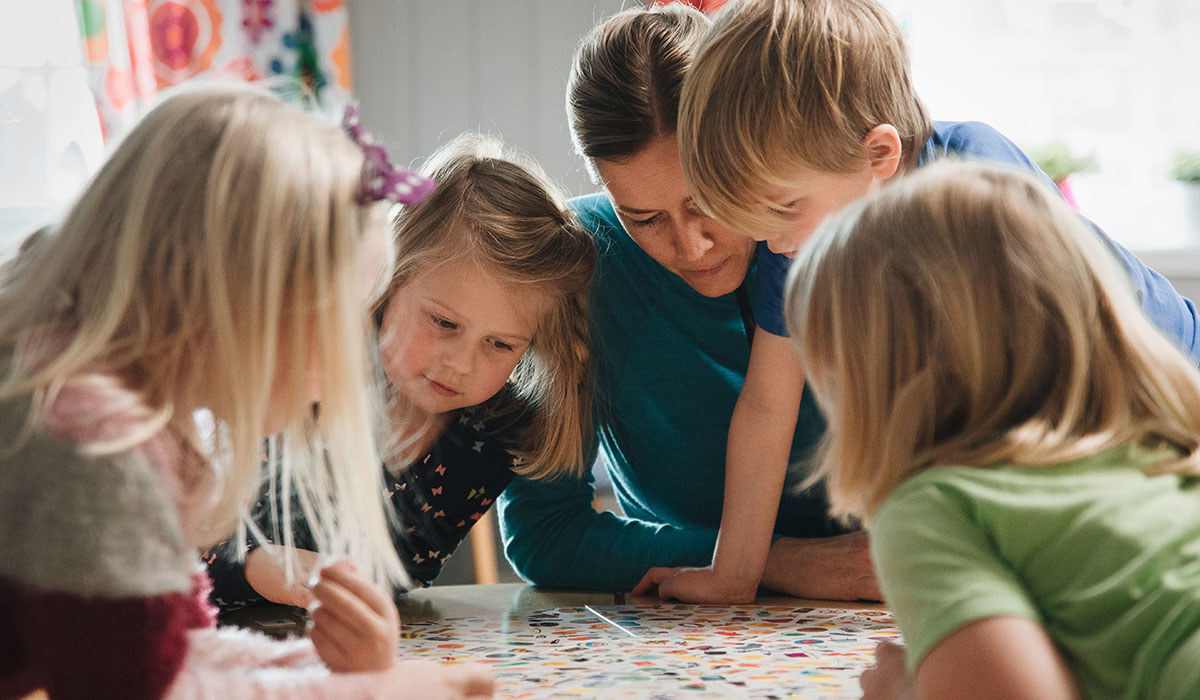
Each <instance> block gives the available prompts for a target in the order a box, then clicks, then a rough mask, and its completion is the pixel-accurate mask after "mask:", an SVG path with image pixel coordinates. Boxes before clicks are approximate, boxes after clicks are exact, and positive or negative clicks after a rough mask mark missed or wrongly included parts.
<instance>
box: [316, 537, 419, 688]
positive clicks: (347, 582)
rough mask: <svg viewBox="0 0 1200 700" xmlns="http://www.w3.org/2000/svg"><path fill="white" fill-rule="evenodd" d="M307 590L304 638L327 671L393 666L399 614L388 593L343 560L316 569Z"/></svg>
mask: <svg viewBox="0 0 1200 700" xmlns="http://www.w3.org/2000/svg"><path fill="white" fill-rule="evenodd" d="M312 593H313V598H314V600H315V605H314V607H312V608H311V610H312V613H311V618H312V629H311V630H310V631H309V638H311V639H312V643H313V647H315V648H316V650H317V655H318V656H320V657H321V660H322V661H324V662H325V665H326V666H328V667H329V670H331V671H334V672H340V673H346V672H354V671H382V670H385V669H387V668H390V667H391V666H392V665H393V663H394V661H395V657H396V641H397V639H398V638H399V634H400V613H398V612H397V611H396V605H395V603H393V602H392V598H391V596H390V595H388V594H387V593H386V592H384V590H383V589H382V588H380V587H379V586H376V585H375V584H373V583H371V582H370V581H368V580H366V579H365V578H363V577H362V576H361V575H359V573H358V571H357V570H356V569H355V568H354V565H353V564H351V563H350V562H348V561H340V562H337V563H336V564H333V565H331V566H327V567H325V568H324V569H321V572H320V580H318V581H317V583H316V585H314V586H313V587H312Z"/></svg>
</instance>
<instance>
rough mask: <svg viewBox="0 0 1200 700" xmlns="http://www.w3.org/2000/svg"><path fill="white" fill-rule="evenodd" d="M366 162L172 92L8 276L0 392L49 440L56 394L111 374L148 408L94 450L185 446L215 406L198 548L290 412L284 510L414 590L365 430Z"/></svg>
mask: <svg viewBox="0 0 1200 700" xmlns="http://www.w3.org/2000/svg"><path fill="white" fill-rule="evenodd" d="M362 167H363V154H362V151H361V150H360V149H359V148H358V147H357V146H356V145H355V144H354V143H353V142H352V141H351V140H350V139H349V138H348V137H347V136H346V135H345V134H344V133H343V132H342V130H341V129H340V128H338V127H337V126H336V125H333V124H322V123H320V122H318V121H316V120H314V119H312V118H311V117H309V116H308V115H306V114H304V113H302V112H301V111H300V110H298V109H295V108H293V107H291V106H289V105H287V104H285V103H284V102H282V101H281V100H279V99H278V98H276V97H273V96H272V95H271V94H269V93H268V92H266V91H264V90H261V89H257V88H253V87H249V86H245V85H205V86H200V87H192V88H184V89H177V90H176V91H174V92H171V93H168V95H167V96H166V97H165V98H164V99H163V101H162V102H161V103H160V104H159V105H158V106H156V107H155V108H154V109H152V110H151V111H150V112H149V113H148V114H147V115H146V116H145V117H144V118H143V119H142V120H141V121H140V122H139V123H138V124H137V125H136V127H135V128H134V129H133V130H132V132H131V133H130V134H129V135H128V136H127V137H126V138H124V140H123V141H122V142H121V143H120V145H119V147H118V148H117V149H116V151H115V152H114V153H113V154H112V156H111V157H110V158H109V159H108V160H107V161H106V163H105V164H104V166H103V167H102V168H101V169H100V171H99V173H97V175H96V176H95V177H94V178H93V179H92V181H91V182H90V183H89V184H88V186H87V188H86V190H85V191H84V192H83V194H82V195H81V196H80V198H79V200H78V201H77V202H75V203H74V205H73V206H72V207H71V209H70V210H69V211H68V212H67V214H66V217H65V218H64V219H63V221H62V222H61V223H60V224H58V225H56V226H54V227H53V228H52V229H51V230H50V231H48V232H46V233H44V234H42V235H40V236H39V237H38V238H37V239H36V241H35V242H34V243H33V244H31V245H29V246H27V247H26V248H25V250H23V251H22V253H21V255H20V257H18V258H17V259H16V260H15V261H13V262H12V263H11V264H9V265H7V266H6V267H5V268H4V269H3V272H0V350H3V351H6V352H8V351H11V352H13V353H14V354H15V356H14V360H13V366H12V370H11V371H9V372H7V373H6V376H4V377H3V379H2V381H0V398H18V399H19V398H22V397H28V398H30V399H31V400H32V406H33V410H32V411H31V413H30V426H31V427H32V428H34V429H37V428H38V426H39V424H40V423H41V422H43V420H44V415H45V413H46V411H47V410H48V409H49V407H50V406H51V405H53V403H54V400H55V397H56V396H57V395H58V393H59V391H60V390H61V389H62V388H63V387H64V385H70V384H72V383H83V382H87V381H89V375H96V374H100V375H103V376H105V377H111V378H115V379H116V380H118V381H119V382H120V383H121V385H123V386H124V387H126V388H128V389H129V390H131V391H133V392H136V394H137V395H138V397H139V399H140V403H141V406H142V408H143V409H144V410H140V411H138V412H134V413H135V415H123V414H122V415H121V416H120V417H122V418H124V419H129V418H131V417H132V418H133V419H134V420H133V421H132V422H130V421H129V420H125V421H124V422H125V423H127V424H128V430H127V431H126V434H125V435H123V436H122V439H120V440H118V441H115V442H114V441H110V442H107V443H105V444H89V445H81V446H79V449H81V450H84V451H85V452H87V453H89V454H97V455H103V454H112V453H117V452H121V451H124V450H128V449H131V448H132V447H134V446H136V445H137V444H139V443H141V442H143V441H145V440H147V439H148V438H150V437H151V436H153V435H155V434H157V433H159V432H160V431H162V430H164V429H168V430H170V429H171V428H168V427H167V426H168V425H172V426H175V429H176V430H179V429H182V430H184V431H186V432H192V431H191V430H189V429H188V428H187V427H186V426H187V424H189V423H191V421H192V411H193V410H195V409H199V408H205V409H209V410H210V411H211V413H212V415H213V418H214V419H215V422H216V428H217V433H216V436H215V445H214V446H213V448H214V453H213V454H212V455H210V456H211V458H212V459H213V464H214V466H215V468H216V476H217V477H218V479H219V480H220V483H221V486H222V489H221V493H220V499H219V501H218V502H216V503H214V504H213V506H212V510H211V512H209V513H208V516H209V517H208V518H207V521H206V522H205V523H201V524H200V529H201V531H200V532H189V533H186V534H187V535H188V536H189V539H190V540H191V541H192V543H193V544H195V545H197V546H204V545H208V544H212V543H215V542H217V541H219V540H221V539H224V538H225V537H227V536H228V535H229V534H230V532H231V531H232V530H233V529H234V527H235V525H236V524H237V522H238V520H239V518H243V522H245V523H248V522H249V521H248V518H247V517H246V516H248V511H249V504H250V502H251V501H252V500H253V498H254V497H255V495H256V494H257V493H258V490H259V484H260V464H261V462H262V460H261V459H260V451H261V447H262V444H263V430H264V427H265V426H266V424H267V418H268V415H271V414H272V407H273V406H274V407H275V408H276V409H278V408H279V406H280V405H285V406H286V409H285V411H286V414H285V416H280V419H282V418H286V420H287V421H288V427H287V429H286V430H285V432H284V433H283V435H282V437H281V438H280V439H279V440H277V441H275V442H276V443H277V444H279V445H280V447H281V449H282V451H283V452H285V453H286V454H285V455H284V456H283V458H282V459H280V460H274V459H271V460H268V463H269V464H271V465H276V464H278V465H280V466H279V473H278V474H276V473H275V471H274V470H272V476H273V477H275V476H278V477H279V482H280V483H282V484H285V485H287V486H285V488H284V494H285V497H283V498H282V499H281V500H283V502H285V503H290V502H291V498H288V497H286V494H288V492H289V490H294V491H295V493H296V495H297V496H298V500H299V502H300V504H301V507H302V509H303V510H304V511H305V512H304V515H305V516H306V519H307V520H308V522H309V523H310V525H311V527H312V533H313V535H314V537H315V539H316V543H317V545H318V547H319V549H320V550H321V551H322V553H324V554H326V555H328V556H330V557H339V556H349V557H351V558H353V559H354V560H355V561H356V562H358V564H359V566H361V567H364V569H365V570H364V573H365V574H367V575H370V576H373V577H374V578H375V579H376V580H378V581H381V582H383V581H387V582H389V583H392V584H395V585H407V583H408V577H407V575H406V574H405V570H404V567H403V565H402V564H401V562H400V560H399V558H398V555H397V554H396V551H395V548H394V547H393V545H392V541H391V537H390V534H389V527H388V525H389V523H388V517H389V515H388V514H389V513H390V510H385V508H384V498H385V497H384V495H383V483H382V471H381V470H380V469H378V468H377V465H378V464H379V458H378V455H377V452H376V450H375V443H374V435H373V431H372V427H373V426H372V415H373V413H374V411H373V408H374V406H373V405H372V404H373V403H374V400H373V394H372V392H371V391H370V390H369V385H368V379H369V376H370V372H369V371H368V364H367V361H366V359H367V344H366V343H367V339H368V338H369V326H368V323H367V321H368V319H369V315H368V313H367V309H366V308H365V306H364V303H363V301H364V300H363V299H362V288H363V284H362V282H363V281H362V280H361V279H360V277H361V274H362V273H361V269H362V267H361V262H362V261H361V257H362V253H361V250H362V248H363V246H362V240H363V228H364V222H365V219H366V218H367V216H368V213H369V212H368V209H367V207H364V206H362V205H359V204H358V203H357V202H356V197H357V195H358V194H359V192H360V189H361V184H362ZM389 272H390V270H386V269H385V274H386V273H389ZM381 282H382V280H381ZM312 367H317V368H319V369H320V372H321V391H322V398H321V405H320V417H319V420H315V418H314V411H313V407H312V403H311V399H310V398H309V389H308V387H309V384H310V379H309V376H310V368H312ZM276 375H281V376H282V379H281V380H280V381H279V382H278V383H277V381H276ZM280 387H281V388H282V390H283V391H284V396H282V397H275V399H273V398H272V390H273V388H280ZM108 408H111V410H112V411H113V412H114V414H116V412H119V411H123V410H127V409H128V407H120V406H112V407H108ZM97 419H98V420H99V419H100V418H99V417H98V418H97ZM181 426H183V427H182V428H181ZM200 448H201V449H203V446H200ZM291 520H292V519H291V518H290V515H289V514H288V513H286V512H285V517H284V518H283V520H282V526H283V527H284V530H285V531H284V533H283V534H284V536H283V543H284V544H289V545H290V544H291V542H292V536H291V535H292V533H291V529H290V526H289V525H287V524H288V523H290V522H291ZM249 527H253V525H252V524H250V525H249Z"/></svg>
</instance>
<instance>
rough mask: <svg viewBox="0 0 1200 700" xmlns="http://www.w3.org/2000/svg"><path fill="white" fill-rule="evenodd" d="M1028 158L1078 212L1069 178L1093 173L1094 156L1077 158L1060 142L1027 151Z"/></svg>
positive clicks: (1088, 155)
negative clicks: (1079, 174)
mask: <svg viewBox="0 0 1200 700" xmlns="http://www.w3.org/2000/svg"><path fill="white" fill-rule="evenodd" d="M1029 157H1030V158H1033V161H1034V162H1035V163H1037V164H1038V167H1039V168H1041V169H1042V172H1044V173H1046V174H1047V175H1049V176H1050V179H1051V180H1054V184H1056V185H1058V189H1059V191H1060V192H1062V194H1063V198H1064V199H1066V200H1067V204H1070V205H1071V208H1072V209H1074V210H1076V211H1078V210H1079V204H1078V203H1077V202H1076V201H1075V193H1074V192H1072V191H1071V176H1072V175H1074V174H1076V173H1090V172H1095V170H1096V156H1095V155H1093V154H1091V153H1089V154H1087V155H1085V156H1079V155H1076V154H1074V153H1072V152H1071V149H1070V148H1068V147H1067V144H1065V143H1063V142H1062V141H1051V142H1050V143H1047V144H1044V145H1042V146H1037V147H1034V148H1031V149H1029Z"/></svg>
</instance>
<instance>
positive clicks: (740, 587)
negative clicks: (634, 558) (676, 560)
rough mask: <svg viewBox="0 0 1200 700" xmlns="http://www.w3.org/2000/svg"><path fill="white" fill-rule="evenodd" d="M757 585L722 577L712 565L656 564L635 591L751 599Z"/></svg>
mask: <svg viewBox="0 0 1200 700" xmlns="http://www.w3.org/2000/svg"><path fill="white" fill-rule="evenodd" d="M757 589H758V586H757V585H755V584H754V583H753V582H750V583H747V582H744V581H737V580H732V579H729V578H726V577H722V576H720V575H718V574H717V572H716V571H715V570H714V569H713V568H712V567H704V568H692V567H685V566H678V567H664V566H656V567H654V568H652V569H650V570H649V571H647V572H646V575H645V576H643V577H642V580H641V581H639V582H638V585H636V586H634V587H633V591H632V594H633V595H654V593H655V591H657V592H658V597H659V598H662V599H663V600H667V599H675V600H681V601H684V602H686V603H720V604H734V603H752V602H754V596H755V594H756V593H757Z"/></svg>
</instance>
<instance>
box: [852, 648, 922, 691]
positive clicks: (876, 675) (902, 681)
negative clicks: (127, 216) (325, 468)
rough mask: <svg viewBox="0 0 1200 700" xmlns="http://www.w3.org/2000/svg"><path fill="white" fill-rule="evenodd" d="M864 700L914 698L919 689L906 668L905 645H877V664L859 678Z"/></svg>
mask: <svg viewBox="0 0 1200 700" xmlns="http://www.w3.org/2000/svg"><path fill="white" fill-rule="evenodd" d="M858 682H859V685H861V686H862V689H863V700H913V698H916V697H917V689H916V686H915V685H914V684H913V680H912V678H911V677H910V676H909V675H908V672H907V671H906V670H905V669H904V647H902V646H900V645H899V644H893V643H892V642H880V643H879V644H878V645H876V647H875V665H874V666H872V667H871V668H868V669H867V670H865V671H863V672H862V676H860V677H859V679H858Z"/></svg>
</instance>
